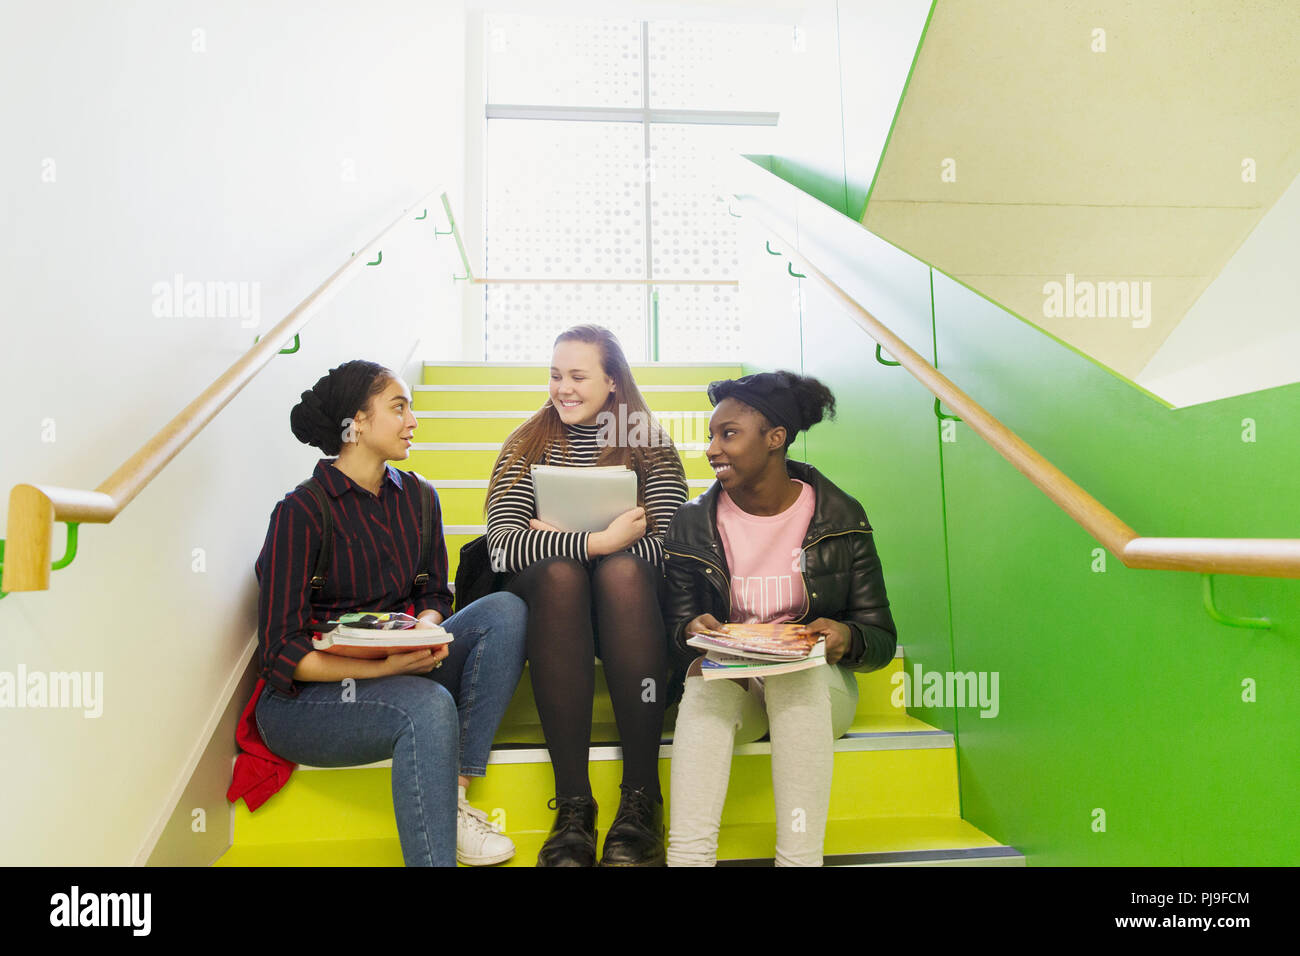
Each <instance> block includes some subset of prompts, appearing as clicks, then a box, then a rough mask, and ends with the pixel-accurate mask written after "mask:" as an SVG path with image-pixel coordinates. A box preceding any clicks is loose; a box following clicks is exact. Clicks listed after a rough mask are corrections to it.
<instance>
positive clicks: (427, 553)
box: [414, 475, 433, 588]
mask: <svg viewBox="0 0 1300 956" xmlns="http://www.w3.org/2000/svg"><path fill="white" fill-rule="evenodd" d="M415 477H416V478H419V479H420V563H419V564H417V565H416V566H415V584H414V587H417V588H423V587H424V585H425V582H426V581H428V580H429V558H430V557H431V556H432V554H433V487H432V486H431V485H430V484H429V483H428V482H427V481H425V480H424V478H423V477H422V476H421V475H416V476H415Z"/></svg>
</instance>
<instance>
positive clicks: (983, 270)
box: [862, 0, 1300, 405]
mask: <svg viewBox="0 0 1300 956" xmlns="http://www.w3.org/2000/svg"><path fill="white" fill-rule="evenodd" d="M1297 174H1300V2H1297V0H1253V2H1249V0H1248V2H1241V0H1143V2H1141V3H1134V2H1131V0H1098V2H1079V3H1068V4H1066V3H1056V2H1051V3H1049V2H1043V0H937V2H936V4H935V8H934V11H933V13H932V16H931V20H930V23H929V26H928V28H927V30H926V33H925V36H924V38H923V40H922V44H921V49H920V53H919V56H918V58H917V62H916V65H915V68H914V70H913V73H912V77H911V80H910V81H909V84H908V87H907V90H906V92H905V94H904V97H903V101H902V103H901V105H900V108H899V113H898V116H897V118H896V120H895V124H894V128H893V131H892V133H891V136H890V139H889V143H888V146H887V149H886V151H885V154H884V157H883V159H882V161H881V164H880V167H879V169H878V171H877V174H876V180H875V182H874V184H873V187H872V190H871V193H870V197H869V200H868V203H867V207H866V211H865V213H864V215H863V220H862V221H863V224H864V225H865V226H867V227H868V228H869V229H871V230H872V231H873V232H875V233H877V234H878V235H881V236H883V237H884V238H886V239H888V240H890V241H891V242H893V243H895V244H896V245H898V246H900V247H901V248H903V249H905V250H907V251H908V252H910V253H912V254H913V255H915V256H917V257H918V258H920V259H922V260H924V261H926V262H928V263H930V264H931V265H933V266H935V267H936V268H938V269H940V270H942V271H943V272H945V273H947V274H949V275H951V276H953V277H954V278H956V279H958V280H960V281H962V282H964V283H965V284H967V285H969V286H971V287H972V288H974V289H976V290H977V291H979V292H981V293H982V294H984V295H986V296H987V297H989V298H990V299H992V300H994V301H995V302H998V303H999V304H1001V305H1003V306H1004V307H1005V308H1007V309H1008V310H1009V311H1011V312H1013V313H1015V314H1016V315H1018V316H1020V317H1021V318H1022V319H1024V320H1025V321H1028V322H1031V323H1033V324H1034V325H1036V326H1038V327H1039V328H1041V329H1042V330H1043V331H1045V332H1047V333H1049V334H1051V335H1053V336H1056V337H1057V338H1059V339H1060V340H1062V341H1063V342H1065V343H1067V344H1068V345H1070V346H1071V347H1073V348H1075V349H1077V350H1079V351H1080V352H1082V353H1084V354H1086V355H1088V356H1089V357H1091V358H1092V359H1094V360H1095V361H1097V362H1100V363H1101V364H1103V365H1105V366H1106V367H1108V368H1110V369H1112V370H1113V371H1115V372H1117V373H1118V374H1120V375H1121V376H1123V377H1125V378H1127V379H1129V380H1131V381H1134V382H1142V381H1143V378H1142V376H1143V370H1144V369H1145V368H1147V366H1148V365H1150V364H1152V363H1153V360H1154V359H1155V358H1156V357H1157V355H1158V353H1160V352H1161V350H1162V346H1164V345H1165V343H1166V342H1167V341H1168V340H1169V339H1170V336H1171V334H1172V333H1173V332H1174V330H1175V329H1176V328H1177V327H1178V326H1179V324H1180V323H1181V322H1182V321H1183V319H1184V317H1185V316H1187V314H1188V312H1189V310H1190V309H1191V308H1192V307H1193V305H1194V304H1195V303H1196V302H1197V301H1198V299H1200V298H1201V297H1202V296H1203V294H1204V293H1205V292H1206V290H1207V288H1208V287H1209V286H1210V285H1211V283H1213V282H1214V280H1215V279H1216V277H1218V276H1219V275H1220V274H1221V273H1223V272H1224V269H1225V266H1227V265H1228V263H1229V261H1230V260H1232V259H1233V257H1234V255H1236V254H1237V253H1238V250H1239V249H1241V248H1242V246H1243V243H1244V242H1245V241H1246V240H1247V237H1249V236H1250V235H1251V233H1252V231H1253V230H1255V228H1256V226H1257V225H1258V224H1259V223H1260V221H1261V219H1262V218H1263V217H1264V215H1265V213H1266V212H1268V210H1269V209H1270V208H1271V207H1273V206H1274V204H1275V203H1277V201H1278V199H1279V197H1281V196H1282V195H1283V193H1284V192H1285V191H1286V190H1287V188H1288V187H1289V186H1290V185H1291V184H1292V182H1293V181H1294V180H1296V178H1297ZM1281 235H1282V236H1283V238H1281V239H1278V240H1275V241H1273V242H1272V244H1271V245H1270V246H1268V247H1266V248H1262V251H1261V249H1260V248H1256V249H1255V251H1254V252H1253V253H1252V255H1253V256H1254V257H1255V258H1254V259H1253V260H1252V261H1272V260H1277V261H1283V260H1285V259H1286V258H1288V257H1289V259H1290V261H1291V262H1292V263H1294V264H1295V266H1297V267H1300V249H1296V248H1294V247H1292V248H1290V249H1286V248H1277V247H1276V246H1277V242H1285V241H1286V239H1285V236H1287V235H1289V236H1295V235H1296V231H1295V230H1294V229H1293V230H1290V232H1286V231H1285V230H1284V231H1283V232H1282V233H1281ZM1256 246H1261V244H1260V243H1257V244H1256ZM1261 257H1262V258H1261ZM1238 271H1241V272H1243V273H1247V274H1248V273H1249V272H1250V270H1248V269H1243V270H1238ZM1256 271H1257V270H1256ZM1296 272H1300V268H1296V269H1292V270H1290V273H1288V274H1292V273H1296ZM1051 283H1057V284H1058V285H1059V287H1060V294H1059V295H1058V294H1057V293H1056V289H1055V288H1054V287H1053V286H1052V285H1051ZM1119 284H1123V285H1122V286H1121V285H1119ZM1121 292H1128V293H1130V294H1131V295H1132V296H1133V297H1132V298H1130V300H1129V302H1128V303H1127V310H1125V308H1124V303H1123V301H1122V299H1121V298H1120V293H1121ZM1067 293H1072V296H1071V298H1072V299H1073V301H1072V303H1067V301H1066V299H1067ZM1092 293H1098V298H1099V299H1100V302H1098V298H1094V299H1093V306H1092V309H1093V312H1094V314H1092V315H1087V314H1086V312H1087V310H1088V307H1089V306H1088V299H1089V297H1090V295H1091V294H1092ZM1211 298H1213V297H1211ZM1218 298H1220V299H1222V300H1224V302H1225V303H1226V304H1225V305H1223V306H1221V307H1220V308H1218V310H1217V313H1216V314H1215V315H1210V316H1209V317H1208V319H1205V320H1204V321H1202V322H1201V323H1200V325H1201V330H1200V332H1199V333H1198V334H1197V335H1194V336H1193V335H1185V336H1182V337H1181V341H1179V342H1178V345H1177V347H1176V348H1174V349H1172V350H1171V351H1170V352H1169V353H1166V354H1165V355H1164V356H1163V357H1162V358H1161V360H1160V361H1158V362H1155V363H1154V364H1155V367H1158V369H1159V374H1158V375H1154V374H1153V375H1149V376H1147V379H1146V384H1145V387H1147V388H1148V389H1150V390H1152V391H1153V392H1155V394H1157V395H1160V389H1161V388H1162V387H1163V385H1164V384H1168V383H1170V382H1177V383H1178V384H1177V386H1176V387H1173V386H1171V387H1170V389H1169V393H1168V394H1167V395H1163V396H1161V397H1162V398H1163V400H1165V401H1167V402H1169V403H1170V404H1175V405H1181V404H1191V403H1194V402H1196V401H1205V400H1208V399H1209V398H1217V397H1222V395H1223V394H1235V393H1239V392H1241V391H1249V390H1252V386H1253V387H1254V388H1259V387H1268V386H1272V385H1279V384H1285V383H1287V382H1293V381H1298V380H1300V361H1294V360H1292V361H1288V362H1285V363H1279V362H1278V361H1275V362H1274V365H1273V366H1271V367H1269V368H1266V369H1260V368H1256V372H1257V373H1258V374H1253V373H1251V372H1250V371H1249V370H1247V371H1245V372H1244V373H1243V370H1242V369H1241V368H1238V370H1237V374H1236V376H1235V378H1234V381H1236V382H1237V384H1235V385H1233V386H1232V387H1231V388H1229V389H1227V390H1226V391H1225V388H1224V386H1223V385H1222V383H1219V384H1218V385H1213V387H1212V383H1213V380H1214V379H1215V372H1214V368H1213V359H1214V355H1213V354H1212V351H1213V350H1214V349H1216V348H1217V349H1218V350H1219V351H1226V350H1229V347H1232V348H1236V349H1237V350H1238V351H1239V352H1240V351H1241V350H1242V349H1243V348H1244V349H1246V351H1247V352H1250V351H1251V350H1252V349H1253V350H1254V351H1253V352H1252V353H1251V354H1258V355H1264V356H1267V355H1268V354H1269V351H1270V350H1269V348H1268V345H1269V342H1270V341H1272V340H1273V339H1275V338H1276V339H1279V340H1281V339H1284V338H1286V337H1287V336H1291V338H1292V339H1294V336H1293V334H1292V333H1293V331H1294V329H1295V327H1296V324H1297V321H1300V320H1295V319H1292V318H1291V316H1293V315H1295V306H1294V302H1295V301H1296V300H1295V299H1294V298H1291V299H1289V301H1287V302H1285V303H1281V302H1273V303H1272V305H1271V307H1270V306H1269V305H1268V304H1265V306H1264V307H1263V308H1264V310H1265V311H1270V308H1271V312H1272V313H1273V314H1268V315H1262V316H1261V315H1258V314H1254V313H1258V311H1259V308H1260V306H1259V303H1258V302H1255V303H1253V304H1252V309H1251V310H1250V313H1252V314H1242V313H1241V312H1238V311H1236V310H1233V309H1232V307H1231V303H1232V301H1233V300H1232V298H1231V297H1228V296H1219V297H1218ZM1280 308H1285V309H1286V310H1287V311H1288V312H1289V313H1290V314H1289V315H1288V316H1286V317H1285V318H1284V319H1282V320H1280V319H1279V317H1278V315H1277V314H1275V313H1276V312H1277V310H1278V309H1280ZM1079 313H1085V314H1079ZM1247 346H1249V348H1247ZM1290 354H1292V355H1294V352H1291V353H1290ZM1207 363H1209V364H1207ZM1252 364H1253V363H1252ZM1268 364H1269V363H1268V361H1266V362H1265V365H1268ZM1198 368H1199V371H1193V370H1194V369H1198ZM1252 376H1253V377H1252ZM1198 380H1199V381H1200V382H1201V383H1202V384H1203V385H1204V387H1203V388H1202V387H1198V386H1197V385H1196V384H1195V383H1196V381H1198Z"/></svg>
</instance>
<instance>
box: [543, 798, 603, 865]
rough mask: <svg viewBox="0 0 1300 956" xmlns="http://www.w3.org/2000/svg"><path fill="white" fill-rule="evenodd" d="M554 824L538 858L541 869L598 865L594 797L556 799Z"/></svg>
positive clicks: (554, 801)
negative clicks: (542, 867)
mask: <svg viewBox="0 0 1300 956" xmlns="http://www.w3.org/2000/svg"><path fill="white" fill-rule="evenodd" d="M547 806H549V807H553V808H554V809H555V824H554V825H553V826H552V827H551V833H550V835H549V836H548V837H547V838H546V842H545V843H543V844H542V849H541V850H540V851H539V852H538V854H537V865H538V866H595V865H596V801H595V799H594V798H592V797H555V798H553V799H552V800H551V801H550V802H549V803H548V804H547Z"/></svg>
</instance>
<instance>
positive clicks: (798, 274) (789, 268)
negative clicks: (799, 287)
mask: <svg viewBox="0 0 1300 956" xmlns="http://www.w3.org/2000/svg"><path fill="white" fill-rule="evenodd" d="M785 271H786V272H788V273H790V275H792V276H794V277H795V278H796V279H806V278H808V277H807V276H806V275H804V274H803V273H802V272H795V271H794V263H793V262H787V263H786V264H785Z"/></svg>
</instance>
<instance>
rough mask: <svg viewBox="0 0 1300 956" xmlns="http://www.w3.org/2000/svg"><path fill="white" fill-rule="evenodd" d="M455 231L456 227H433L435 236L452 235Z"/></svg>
mask: <svg viewBox="0 0 1300 956" xmlns="http://www.w3.org/2000/svg"><path fill="white" fill-rule="evenodd" d="M455 233H456V230H455V229H439V228H438V227H437V226H436V225H435V226H434V227H433V234H434V235H435V236H451V235H455Z"/></svg>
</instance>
